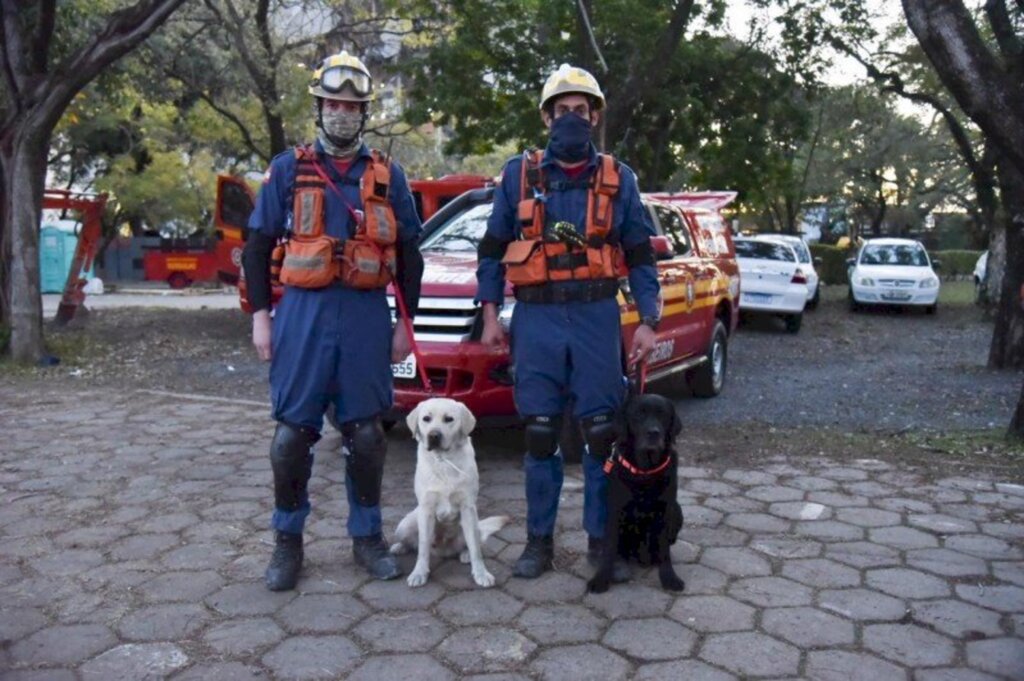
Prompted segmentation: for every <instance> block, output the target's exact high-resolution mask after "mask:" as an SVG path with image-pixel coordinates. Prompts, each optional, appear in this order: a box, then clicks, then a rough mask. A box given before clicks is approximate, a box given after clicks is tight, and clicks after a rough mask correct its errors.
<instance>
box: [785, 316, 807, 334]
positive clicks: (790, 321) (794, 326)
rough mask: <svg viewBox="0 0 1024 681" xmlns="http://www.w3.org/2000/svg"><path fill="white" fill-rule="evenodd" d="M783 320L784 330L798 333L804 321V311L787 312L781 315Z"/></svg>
mask: <svg viewBox="0 0 1024 681" xmlns="http://www.w3.org/2000/svg"><path fill="white" fill-rule="evenodd" d="M783 321H785V322H786V331H789V332H790V333H800V327H801V326H802V325H803V323H804V313H803V312H801V313H800V314H788V315H786V316H785V317H783Z"/></svg>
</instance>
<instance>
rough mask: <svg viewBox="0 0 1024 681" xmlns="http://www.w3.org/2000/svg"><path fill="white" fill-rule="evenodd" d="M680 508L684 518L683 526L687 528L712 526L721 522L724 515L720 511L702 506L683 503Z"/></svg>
mask: <svg viewBox="0 0 1024 681" xmlns="http://www.w3.org/2000/svg"><path fill="white" fill-rule="evenodd" d="M682 509H683V518H685V523H684V527H686V528H687V529H689V528H691V527H714V526H715V525H717V524H718V523H720V522H722V518H723V517H724V515H723V514H722V513H721V512H720V511H716V510H714V509H712V508H706V507H704V506H696V505H684V506H683V507H682Z"/></svg>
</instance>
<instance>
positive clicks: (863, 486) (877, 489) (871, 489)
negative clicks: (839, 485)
mask: <svg viewBox="0 0 1024 681" xmlns="http://www.w3.org/2000/svg"><path fill="white" fill-rule="evenodd" d="M843 489H845V490H846V491H847V492H849V493H850V494H855V495H857V496H862V497H883V496H885V495H887V494H892V493H893V492H895V491H896V490H895V489H893V488H892V487H890V486H889V485H883V484H882V483H880V482H874V481H873V480H865V481H862V482H848V483H845V484H844V485H843Z"/></svg>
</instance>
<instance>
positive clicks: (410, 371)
mask: <svg viewBox="0 0 1024 681" xmlns="http://www.w3.org/2000/svg"><path fill="white" fill-rule="evenodd" d="M391 375H392V376H394V377H395V378H416V355H409V357H408V358H407V359H405V360H402V361H401V362H399V363H398V364H392V365H391Z"/></svg>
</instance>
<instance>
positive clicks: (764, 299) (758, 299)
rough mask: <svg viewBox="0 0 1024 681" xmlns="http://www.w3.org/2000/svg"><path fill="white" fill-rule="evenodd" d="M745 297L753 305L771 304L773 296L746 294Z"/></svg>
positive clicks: (767, 294)
mask: <svg viewBox="0 0 1024 681" xmlns="http://www.w3.org/2000/svg"><path fill="white" fill-rule="evenodd" d="M743 297H744V298H746V299H747V300H748V301H749V302H751V303H770V302H772V296H771V294H769V293H744V294H743Z"/></svg>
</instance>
